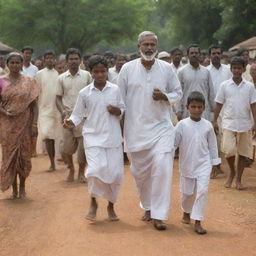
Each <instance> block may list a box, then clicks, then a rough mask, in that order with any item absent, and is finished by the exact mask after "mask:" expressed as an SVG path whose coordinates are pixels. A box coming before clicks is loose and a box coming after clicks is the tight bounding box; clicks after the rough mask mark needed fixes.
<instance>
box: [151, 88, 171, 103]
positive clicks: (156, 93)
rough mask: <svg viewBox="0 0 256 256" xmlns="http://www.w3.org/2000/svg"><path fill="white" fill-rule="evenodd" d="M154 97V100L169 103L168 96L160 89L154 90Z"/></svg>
mask: <svg viewBox="0 0 256 256" xmlns="http://www.w3.org/2000/svg"><path fill="white" fill-rule="evenodd" d="M152 97H153V99H154V100H165V101H168V98H167V97H166V95H165V94H164V93H162V92H161V91H160V90H159V89H156V88H155V89H154V90H153V94H152Z"/></svg>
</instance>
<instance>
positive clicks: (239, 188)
mask: <svg viewBox="0 0 256 256" xmlns="http://www.w3.org/2000/svg"><path fill="white" fill-rule="evenodd" d="M236 189H237V190H245V189H247V187H244V186H243V185H242V183H241V182H238V181H237V182H236Z"/></svg>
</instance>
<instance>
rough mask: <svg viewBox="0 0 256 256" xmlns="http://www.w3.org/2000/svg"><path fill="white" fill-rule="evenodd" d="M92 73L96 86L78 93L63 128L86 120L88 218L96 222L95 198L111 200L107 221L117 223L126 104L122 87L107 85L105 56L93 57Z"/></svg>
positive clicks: (90, 65) (90, 85) (91, 60)
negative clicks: (121, 91) (89, 200)
mask: <svg viewBox="0 0 256 256" xmlns="http://www.w3.org/2000/svg"><path fill="white" fill-rule="evenodd" d="M88 65H89V69H90V72H91V75H92V78H93V82H92V83H91V84H89V85H88V86H87V87H85V88H84V89H82V90H81V91H80V92H79V96H78V99H77V102H76V106H75V108H74V110H73V112H72V115H71V116H70V118H69V119H66V120H64V124H63V126H64V128H70V127H73V126H77V125H79V124H80V123H81V121H82V120H83V119H84V116H85V114H86V117H87V119H86V121H85V124H84V127H83V137H84V147H85V153H86V159H87V163H88V167H87V171H86V177H87V181H88V190H89V193H90V195H91V205H90V209H89V211H88V214H87V215H86V218H87V219H89V220H95V219H96V212H97V206H98V205H97V201H96V196H101V197H103V198H105V199H106V200H108V202H109V203H108V207H107V212H108V217H109V220H111V221H116V220H118V217H117V215H116V213H115V211H114V203H115V202H116V200H117V196H118V192H119V188H120V184H121V182H122V180H123V150H122V135H121V128H120V118H121V116H122V114H123V112H124V108H125V106H124V103H123V100H122V98H121V93H120V90H119V87H118V86H117V85H115V84H112V83H110V82H109V81H107V75H108V63H107V61H106V59H105V58H104V57H102V56H98V55H95V56H92V57H91V58H90V60H89V64H88Z"/></svg>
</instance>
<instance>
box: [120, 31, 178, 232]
mask: <svg viewBox="0 0 256 256" xmlns="http://www.w3.org/2000/svg"><path fill="white" fill-rule="evenodd" d="M157 42H158V41H157V36H156V35H155V34H154V33H153V32H150V31H144V32H142V33H141V34H140V35H139V37H138V48H139V50H140V54H141V58H138V59H135V60H133V61H130V62H128V63H126V64H124V65H123V67H122V69H121V71H120V73H119V76H118V86H119V87H120V89H121V92H122V96H123V99H124V101H125V105H126V112H125V119H124V138H125V151H126V152H130V153H131V171H132V174H133V176H134V178H135V181H136V185H137V189H138V193H139V196H140V201H141V202H140V205H141V207H142V209H144V211H145V215H144V217H143V220H145V221H149V220H151V218H152V219H153V224H154V227H155V228H156V229H158V230H165V229H166V225H165V224H164V223H163V220H167V219H168V211H169V202H170V192H171V191H170V187H171V181H172V166H173V152H174V147H173V142H174V128H173V126H172V124H171V119H170V114H169V108H170V107H171V106H172V105H173V104H175V103H176V102H177V101H178V100H179V99H180V98H181V96H182V91H181V87H180V83H179V80H178V78H177V76H176V74H175V73H174V71H173V69H172V68H171V65H170V64H169V63H167V62H165V61H161V60H159V59H156V58H155V56H156V55H157Z"/></svg>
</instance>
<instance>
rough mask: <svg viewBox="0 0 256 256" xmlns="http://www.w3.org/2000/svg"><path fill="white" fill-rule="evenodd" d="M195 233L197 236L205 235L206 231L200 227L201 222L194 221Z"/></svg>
mask: <svg viewBox="0 0 256 256" xmlns="http://www.w3.org/2000/svg"><path fill="white" fill-rule="evenodd" d="M195 232H196V233H197V234H199V235H204V234H206V233H207V231H206V229H204V228H203V227H202V226H201V221H199V220H196V221H195Z"/></svg>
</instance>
